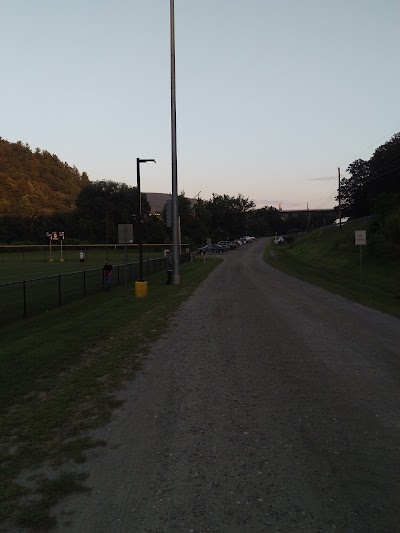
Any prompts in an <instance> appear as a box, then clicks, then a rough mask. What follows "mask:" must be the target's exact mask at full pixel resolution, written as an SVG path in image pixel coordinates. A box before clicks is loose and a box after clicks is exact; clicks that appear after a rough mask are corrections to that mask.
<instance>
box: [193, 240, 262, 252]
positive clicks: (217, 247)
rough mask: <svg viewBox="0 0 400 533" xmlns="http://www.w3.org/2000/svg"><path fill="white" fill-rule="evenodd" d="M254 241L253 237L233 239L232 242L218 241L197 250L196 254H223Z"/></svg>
mask: <svg viewBox="0 0 400 533" xmlns="http://www.w3.org/2000/svg"><path fill="white" fill-rule="evenodd" d="M254 240H255V237H248V236H246V237H241V238H240V239H235V240H233V241H219V242H217V243H216V244H206V245H205V246H202V247H201V248H198V250H197V253H198V254H200V255H205V254H223V253H225V252H228V251H230V250H236V248H240V247H241V246H243V245H244V244H248V243H249V242H253V241H254Z"/></svg>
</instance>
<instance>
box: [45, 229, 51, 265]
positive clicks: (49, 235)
mask: <svg viewBox="0 0 400 533" xmlns="http://www.w3.org/2000/svg"><path fill="white" fill-rule="evenodd" d="M46 237H48V238H49V244H50V255H49V263H52V262H53V257H52V255H51V241H52V240H53V233H51V232H50V231H46Z"/></svg>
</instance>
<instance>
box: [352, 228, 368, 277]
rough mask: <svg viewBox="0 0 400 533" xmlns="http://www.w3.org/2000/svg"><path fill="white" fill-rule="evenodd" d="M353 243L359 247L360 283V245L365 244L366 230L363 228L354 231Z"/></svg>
mask: <svg viewBox="0 0 400 533" xmlns="http://www.w3.org/2000/svg"><path fill="white" fill-rule="evenodd" d="M354 244H355V245H356V246H359V247H360V283H362V252H361V250H362V246H365V245H366V244H367V231H366V230H365V229H360V230H356V231H355V232H354Z"/></svg>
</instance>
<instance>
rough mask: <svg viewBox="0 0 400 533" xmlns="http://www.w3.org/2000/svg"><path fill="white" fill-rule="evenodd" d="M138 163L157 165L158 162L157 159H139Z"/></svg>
mask: <svg viewBox="0 0 400 533" xmlns="http://www.w3.org/2000/svg"><path fill="white" fill-rule="evenodd" d="M138 161H139V163H155V162H156V160H155V159H139V158H138Z"/></svg>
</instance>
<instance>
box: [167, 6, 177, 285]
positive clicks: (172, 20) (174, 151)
mask: <svg viewBox="0 0 400 533" xmlns="http://www.w3.org/2000/svg"><path fill="white" fill-rule="evenodd" d="M169 6H170V33H171V152H172V153H171V156H172V256H173V260H174V285H179V284H180V276H179V230H178V225H179V213H178V177H177V173H178V172H177V167H178V165H177V149H176V91H175V88H176V83H175V6H174V0H170V4H169Z"/></svg>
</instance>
